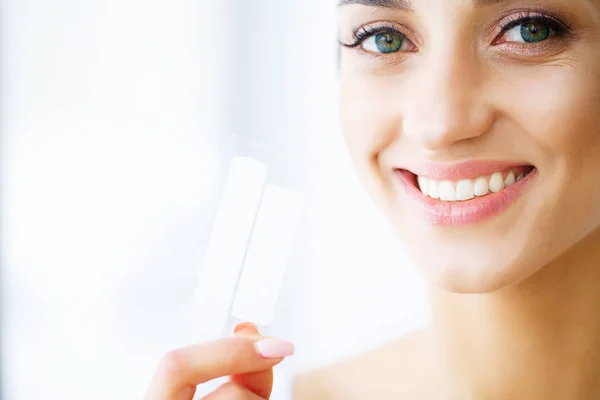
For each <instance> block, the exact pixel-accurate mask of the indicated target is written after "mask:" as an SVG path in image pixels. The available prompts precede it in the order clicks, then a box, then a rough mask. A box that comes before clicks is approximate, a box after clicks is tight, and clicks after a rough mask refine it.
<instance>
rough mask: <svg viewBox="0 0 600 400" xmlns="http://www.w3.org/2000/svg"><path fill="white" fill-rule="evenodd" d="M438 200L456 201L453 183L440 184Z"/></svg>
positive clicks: (443, 182) (444, 182)
mask: <svg viewBox="0 0 600 400" xmlns="http://www.w3.org/2000/svg"><path fill="white" fill-rule="evenodd" d="M440 200H444V201H456V188H455V186H454V183H453V182H450V181H442V182H440Z"/></svg>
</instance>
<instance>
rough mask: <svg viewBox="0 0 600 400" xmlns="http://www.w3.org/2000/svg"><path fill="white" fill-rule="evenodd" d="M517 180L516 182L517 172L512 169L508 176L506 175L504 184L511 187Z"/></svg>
mask: <svg viewBox="0 0 600 400" xmlns="http://www.w3.org/2000/svg"><path fill="white" fill-rule="evenodd" d="M515 182H516V180H515V173H514V172H513V171H512V170H511V171H510V172H509V173H508V176H507V177H506V179H505V180H504V186H505V187H509V186H510V185H512V184H514V183H515Z"/></svg>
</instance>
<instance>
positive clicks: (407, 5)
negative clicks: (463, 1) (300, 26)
mask: <svg viewBox="0 0 600 400" xmlns="http://www.w3.org/2000/svg"><path fill="white" fill-rule="evenodd" d="M502 1H504V0H473V6H474V7H481V6H486V5H489V4H495V3H500V2H502ZM348 4H362V5H365V6H371V7H382V8H392V9H395V10H402V11H408V12H412V11H413V8H412V4H411V2H410V0H340V2H339V4H338V6H345V5H348Z"/></svg>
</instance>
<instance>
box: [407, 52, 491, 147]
mask: <svg viewBox="0 0 600 400" xmlns="http://www.w3.org/2000/svg"><path fill="white" fill-rule="evenodd" d="M422 66H423V68H420V69H419V70H418V72H416V76H415V77H414V79H412V81H413V82H414V84H413V85H412V89H413V90H411V93H410V94H409V95H408V96H406V95H407V94H406V93H405V94H404V95H405V96H406V98H407V103H406V107H405V110H404V115H403V133H404V135H406V136H409V137H413V138H415V140H417V141H418V142H420V143H421V145H422V146H423V147H424V148H425V149H426V150H428V151H440V150H443V149H447V148H449V147H452V146H453V145H455V144H457V143H459V142H465V141H467V140H469V139H473V138H477V137H479V136H481V135H483V134H485V133H486V132H487V131H488V130H489V129H490V127H491V125H492V124H493V122H494V112H493V109H492V107H490V106H489V105H488V104H486V101H485V100H484V96H483V89H484V85H483V79H482V71H481V67H480V66H478V64H477V61H476V60H475V59H474V57H473V56H472V55H471V56H470V58H469V55H466V54H458V53H457V52H454V53H451V52H446V54H441V55H440V54H438V55H436V56H431V57H429V59H426V60H424V63H423V64H422Z"/></svg>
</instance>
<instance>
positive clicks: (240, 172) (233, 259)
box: [192, 157, 268, 340]
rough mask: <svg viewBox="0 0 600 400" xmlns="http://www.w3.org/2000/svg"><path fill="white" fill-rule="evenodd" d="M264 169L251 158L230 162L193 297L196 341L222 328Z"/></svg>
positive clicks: (266, 169)
mask: <svg viewBox="0 0 600 400" xmlns="http://www.w3.org/2000/svg"><path fill="white" fill-rule="evenodd" d="M267 172H268V167H267V166H266V165H265V164H263V163H261V162H259V161H256V160H254V159H252V158H245V157H238V158H234V159H233V161H232V164H231V168H230V171H229V177H228V179H227V183H226V185H225V189H224V191H223V195H222V199H221V204H220V207H219V210H218V212H217V215H216V219H215V222H214V226H213V230H212V234H211V237H210V240H209V243H208V248H207V252H206V258H205V264H204V267H203V268H202V269H201V270H200V273H199V278H198V286H197V288H196V293H195V298H194V301H195V302H194V316H193V317H192V318H194V320H195V321H197V322H196V323H197V327H198V332H195V334H196V338H197V339H198V340H211V339H213V338H217V337H219V336H220V335H221V334H222V331H223V329H224V327H225V324H226V322H227V319H228V317H229V310H230V307H231V303H232V301H233V297H234V294H235V288H236V285H237V282H238V277H239V274H240V270H241V267H242V264H243V261H244V256H245V254H246V249H247V247H248V243H249V240H250V235H251V233H252V228H253V225H254V221H255V217H256V213H257V210H258V206H259V204H260V199H261V196H262V192H263V189H264V185H265V182H266V179H267Z"/></svg>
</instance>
